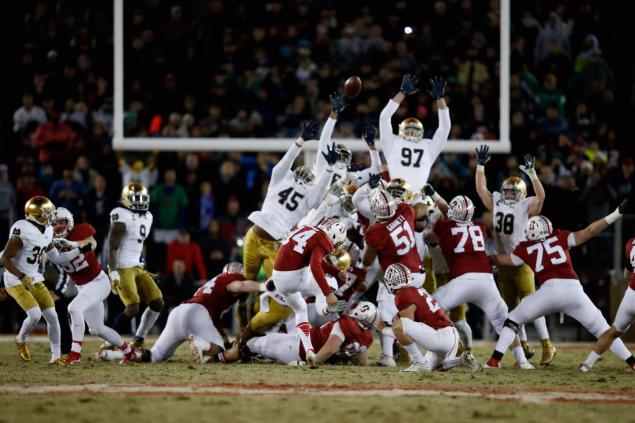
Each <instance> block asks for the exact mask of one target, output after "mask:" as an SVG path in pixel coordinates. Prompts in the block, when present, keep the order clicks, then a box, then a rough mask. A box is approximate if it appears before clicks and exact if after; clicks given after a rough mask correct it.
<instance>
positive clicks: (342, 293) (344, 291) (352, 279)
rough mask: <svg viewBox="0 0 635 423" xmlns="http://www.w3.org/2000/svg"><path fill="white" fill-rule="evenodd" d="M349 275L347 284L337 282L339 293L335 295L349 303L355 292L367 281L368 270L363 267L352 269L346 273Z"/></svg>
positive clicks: (336, 292)
mask: <svg viewBox="0 0 635 423" xmlns="http://www.w3.org/2000/svg"><path fill="white" fill-rule="evenodd" d="M346 273H347V274H348V280H347V281H346V282H344V281H342V280H340V279H338V280H337V285H338V287H337V291H335V294H336V295H337V296H338V297H341V298H343V299H345V300H347V301H348V299H350V298H351V295H353V292H355V291H356V290H357V288H358V287H359V286H360V285H361V284H363V283H364V282H365V281H366V270H365V269H363V268H361V267H351V268H350V269H348V270H347V271H346Z"/></svg>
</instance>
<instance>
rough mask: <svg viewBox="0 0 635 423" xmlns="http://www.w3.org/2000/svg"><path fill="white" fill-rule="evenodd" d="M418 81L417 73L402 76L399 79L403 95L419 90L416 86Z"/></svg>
mask: <svg viewBox="0 0 635 423" xmlns="http://www.w3.org/2000/svg"><path fill="white" fill-rule="evenodd" d="M418 83H419V78H418V77H417V75H414V74H411V73H407V74H405V75H404V76H403V79H402V81H401V92H402V93H404V94H405V95H411V94H414V93H416V92H417V91H419V88H417V84H418Z"/></svg>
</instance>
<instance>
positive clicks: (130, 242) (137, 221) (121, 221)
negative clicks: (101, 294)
mask: <svg viewBox="0 0 635 423" xmlns="http://www.w3.org/2000/svg"><path fill="white" fill-rule="evenodd" d="M149 208H150V195H149V194H148V190H147V189H146V187H144V186H143V185H142V184H140V183H138V182H132V183H130V184H128V185H127V186H125V187H124V189H123V190H122V191H121V206H119V207H115V208H114V209H113V210H112V211H111V212H110V221H111V223H110V231H109V233H108V268H109V273H110V280H111V281H112V289H113V291H114V293H115V294H117V295H119V298H120V299H121V302H122V303H123V304H124V306H125V309H124V311H123V312H122V313H121V314H119V316H117V318H116V320H115V323H114V329H115V330H116V331H117V332H119V333H123V332H124V331H126V332H127V331H129V330H130V321H131V320H132V319H133V318H134V317H135V316H136V315H137V314H138V313H139V304H140V302H141V301H143V302H144V303H146V304H147V305H148V306H147V308H146V309H145V311H144V312H143V314H142V316H141V322H140V323H139V327H138V328H137V332H136V333H135V336H134V340H133V341H132V343H131V345H132V347H133V348H138V347H142V346H143V341H144V338H145V337H146V335H147V334H148V332H149V331H150V329H152V326H154V323H155V322H156V320H157V318H158V317H159V314H160V313H161V310H162V309H163V295H162V294H161V290H160V289H159V287H158V285H157V283H156V282H155V280H154V278H153V276H152V274H151V273H149V272H148V271H146V270H145V269H144V258H143V243H144V241H145V239H146V238H147V237H148V235H149V234H150V229H151V228H152V219H153V218H152V213H151V212H150V211H149Z"/></svg>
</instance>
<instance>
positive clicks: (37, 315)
mask: <svg viewBox="0 0 635 423" xmlns="http://www.w3.org/2000/svg"><path fill="white" fill-rule="evenodd" d="M26 315H27V316H28V317H30V318H31V319H33V320H35V321H36V322H39V321H40V319H41V318H42V310H40V308H39V307H33V308H31V309H29V310H27V311H26Z"/></svg>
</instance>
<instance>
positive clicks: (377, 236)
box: [365, 203, 421, 273]
mask: <svg viewBox="0 0 635 423" xmlns="http://www.w3.org/2000/svg"><path fill="white" fill-rule="evenodd" d="M415 215H416V213H415V209H414V207H412V206H411V205H409V204H406V203H401V204H399V206H397V211H396V212H395V215H394V216H393V217H392V218H390V219H388V220H385V221H382V222H376V223H373V224H372V225H371V226H370V228H368V231H366V237H365V239H366V244H368V245H369V246H371V247H373V248H375V249H376V250H377V256H378V257H379V264H380V265H381V268H382V270H383V271H386V269H387V268H388V266H390V265H391V264H395V263H401V264H403V265H405V266H406V267H407V268H408V269H410V271H411V272H417V273H418V272H419V271H420V268H421V259H420V258H419V253H418V252H417V246H416V243H415V237H414V233H415Z"/></svg>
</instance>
